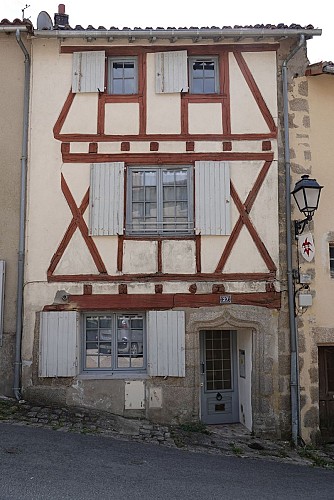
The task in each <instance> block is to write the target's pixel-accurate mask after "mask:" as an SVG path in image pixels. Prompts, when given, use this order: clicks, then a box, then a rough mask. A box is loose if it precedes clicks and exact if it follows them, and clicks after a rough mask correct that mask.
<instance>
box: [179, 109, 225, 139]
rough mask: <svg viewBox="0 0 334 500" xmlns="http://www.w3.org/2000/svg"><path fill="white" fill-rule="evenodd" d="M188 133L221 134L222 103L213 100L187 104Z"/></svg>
mask: <svg viewBox="0 0 334 500" xmlns="http://www.w3.org/2000/svg"><path fill="white" fill-rule="evenodd" d="M188 113H189V133H190V134H221V133H222V132H223V124H222V105H221V104H218V103H214V102H208V103H196V104H189V106H188Z"/></svg>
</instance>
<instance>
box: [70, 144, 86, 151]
mask: <svg viewBox="0 0 334 500" xmlns="http://www.w3.org/2000/svg"><path fill="white" fill-rule="evenodd" d="M88 150H89V143H88V142H71V145H70V152H71V153H88Z"/></svg>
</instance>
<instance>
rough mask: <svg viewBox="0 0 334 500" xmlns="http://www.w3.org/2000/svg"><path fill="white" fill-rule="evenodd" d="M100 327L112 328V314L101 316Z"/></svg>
mask: <svg viewBox="0 0 334 500" xmlns="http://www.w3.org/2000/svg"><path fill="white" fill-rule="evenodd" d="M99 322H100V325H99V326H100V328H111V316H101V317H100V321H99Z"/></svg>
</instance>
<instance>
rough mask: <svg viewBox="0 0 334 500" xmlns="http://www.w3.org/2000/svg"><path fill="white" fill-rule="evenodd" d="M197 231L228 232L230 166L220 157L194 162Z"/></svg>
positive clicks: (219, 233) (199, 232)
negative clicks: (214, 159) (217, 159)
mask: <svg viewBox="0 0 334 500" xmlns="http://www.w3.org/2000/svg"><path fill="white" fill-rule="evenodd" d="M195 218H196V222H195V228H196V233H197V234H202V235H223V234H230V233H231V207H230V167H229V164H228V163H227V162H223V161H197V162H195Z"/></svg>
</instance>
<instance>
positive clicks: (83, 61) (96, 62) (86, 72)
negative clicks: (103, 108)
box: [72, 51, 105, 93]
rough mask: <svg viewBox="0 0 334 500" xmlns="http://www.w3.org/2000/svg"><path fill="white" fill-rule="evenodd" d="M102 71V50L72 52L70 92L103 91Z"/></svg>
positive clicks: (103, 53)
mask: <svg viewBox="0 0 334 500" xmlns="http://www.w3.org/2000/svg"><path fill="white" fill-rule="evenodd" d="M104 73H105V52H104V51H87V52H74V53H73V68H72V92H76V93H77V92H98V91H99V90H100V91H101V92H103V91H104Z"/></svg>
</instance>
